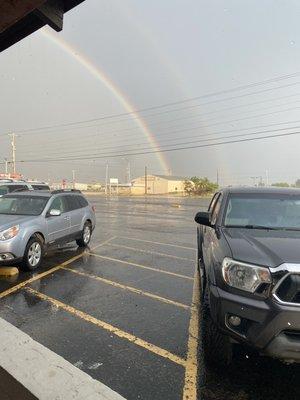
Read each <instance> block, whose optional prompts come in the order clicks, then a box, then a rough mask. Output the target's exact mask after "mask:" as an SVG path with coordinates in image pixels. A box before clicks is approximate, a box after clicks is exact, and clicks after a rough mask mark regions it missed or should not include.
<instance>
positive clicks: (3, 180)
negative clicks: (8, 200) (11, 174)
mask: <svg viewBox="0 0 300 400" xmlns="http://www.w3.org/2000/svg"><path fill="white" fill-rule="evenodd" d="M13 181H14V180H13V179H10V178H0V183H3V182H4V183H9V182H13Z"/></svg>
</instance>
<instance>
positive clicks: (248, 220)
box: [224, 193, 300, 230]
mask: <svg viewBox="0 0 300 400" xmlns="http://www.w3.org/2000/svg"><path fill="white" fill-rule="evenodd" d="M224 225H225V226H226V227H236V228H248V229H256V228H257V229H268V228H269V229H291V230H298V229H299V230H300V196H295V195H282V194H268V195H266V194H257V193H256V194H253V195H252V194H232V195H230V197H229V199H228V203H227V208H226V211H225V219H224Z"/></svg>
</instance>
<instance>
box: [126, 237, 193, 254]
mask: <svg viewBox="0 0 300 400" xmlns="http://www.w3.org/2000/svg"><path fill="white" fill-rule="evenodd" d="M118 238H121V239H128V240H136V241H138V242H145V243H153V244H160V245H162V246H171V247H178V248H179V249H186V250H194V251H196V249H195V248H194V247H187V246H180V245H179V244H173V243H164V242H154V241H152V240H145V239H137V238H133V237H128V236H118Z"/></svg>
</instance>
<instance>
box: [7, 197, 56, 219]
mask: <svg viewBox="0 0 300 400" xmlns="http://www.w3.org/2000/svg"><path fill="white" fill-rule="evenodd" d="M47 202H48V198H47V197H32V196H6V197H1V198H0V215H1V214H5V215H40V214H41V213H42V211H43V210H44V208H45V206H46V204H47Z"/></svg>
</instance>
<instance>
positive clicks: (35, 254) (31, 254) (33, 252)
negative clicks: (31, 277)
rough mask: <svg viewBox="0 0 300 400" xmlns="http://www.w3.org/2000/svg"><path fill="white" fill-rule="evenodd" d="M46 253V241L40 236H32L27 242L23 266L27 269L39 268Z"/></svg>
mask: <svg viewBox="0 0 300 400" xmlns="http://www.w3.org/2000/svg"><path fill="white" fill-rule="evenodd" d="M43 253H44V243H43V241H42V240H41V239H40V238H39V237H38V236H34V237H32V238H31V239H30V240H29V242H28V243H27V246H26V249H25V252H24V256H23V262H22V268H23V269H24V270H26V271H34V270H36V269H38V268H39V267H40V265H41V263H42V259H43Z"/></svg>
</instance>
